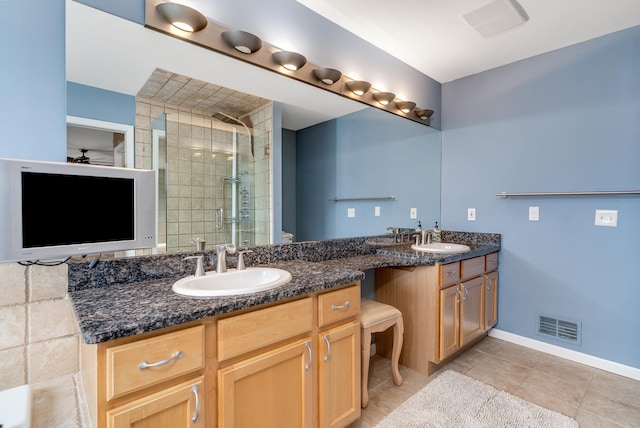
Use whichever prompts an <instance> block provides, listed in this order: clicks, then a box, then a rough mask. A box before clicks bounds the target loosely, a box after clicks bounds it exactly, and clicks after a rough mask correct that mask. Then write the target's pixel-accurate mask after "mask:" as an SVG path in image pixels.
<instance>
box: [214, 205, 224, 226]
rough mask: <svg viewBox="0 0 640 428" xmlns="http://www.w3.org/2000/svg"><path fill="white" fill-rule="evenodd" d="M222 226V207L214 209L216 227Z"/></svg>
mask: <svg viewBox="0 0 640 428" xmlns="http://www.w3.org/2000/svg"><path fill="white" fill-rule="evenodd" d="M223 227H224V209H223V208H217V209H216V229H222V228H223Z"/></svg>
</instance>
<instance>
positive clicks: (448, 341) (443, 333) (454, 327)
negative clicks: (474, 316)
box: [439, 285, 461, 360]
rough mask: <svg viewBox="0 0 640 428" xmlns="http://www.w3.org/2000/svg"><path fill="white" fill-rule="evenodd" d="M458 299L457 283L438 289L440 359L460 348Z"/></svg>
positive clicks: (459, 298) (459, 294)
mask: <svg viewBox="0 0 640 428" xmlns="http://www.w3.org/2000/svg"><path fill="white" fill-rule="evenodd" d="M460 300H461V293H460V289H459V287H458V286H457V285H454V286H452V287H448V288H445V289H443V290H440V323H439V324H440V360H444V359H445V358H447V357H448V356H449V355H452V354H453V353H455V352H456V351H457V350H458V349H460Z"/></svg>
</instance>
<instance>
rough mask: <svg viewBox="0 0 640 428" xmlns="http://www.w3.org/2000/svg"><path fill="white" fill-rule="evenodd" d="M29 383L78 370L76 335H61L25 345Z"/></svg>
mask: <svg viewBox="0 0 640 428" xmlns="http://www.w3.org/2000/svg"><path fill="white" fill-rule="evenodd" d="M27 355H28V357H27V373H28V380H29V383H35V382H41V381H44V380H49V379H53V378H55V377H58V376H63V375H67V374H71V373H75V372H77V371H78V336H69V337H62V338H59V339H52V340H47V341H46V342H38V343H32V344H29V345H28V346H27Z"/></svg>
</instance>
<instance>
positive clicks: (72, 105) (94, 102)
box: [67, 82, 136, 126]
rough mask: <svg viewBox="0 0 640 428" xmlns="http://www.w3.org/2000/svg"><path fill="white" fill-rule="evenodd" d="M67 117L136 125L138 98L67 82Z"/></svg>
mask: <svg viewBox="0 0 640 428" xmlns="http://www.w3.org/2000/svg"><path fill="white" fill-rule="evenodd" d="M67 115H69V116H78V117H84V118H88V119H95V120H103V121H106V122H114V123H122V124H125V125H131V126H135V125H136V97H134V96H133V95H126V94H121V93H118V92H113V91H106V90H104V89H99V88H94V87H93V86H86V85H81V84H79V83H73V82H67Z"/></svg>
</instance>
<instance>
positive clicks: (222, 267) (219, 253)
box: [216, 244, 236, 273]
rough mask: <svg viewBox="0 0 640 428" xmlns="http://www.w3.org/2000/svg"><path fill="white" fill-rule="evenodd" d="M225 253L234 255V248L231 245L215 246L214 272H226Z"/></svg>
mask: <svg viewBox="0 0 640 428" xmlns="http://www.w3.org/2000/svg"><path fill="white" fill-rule="evenodd" d="M227 253H229V254H235V253H236V246H235V245H233V244H220V245H216V258H217V264H216V272H217V273H223V272H226V271H227Z"/></svg>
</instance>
